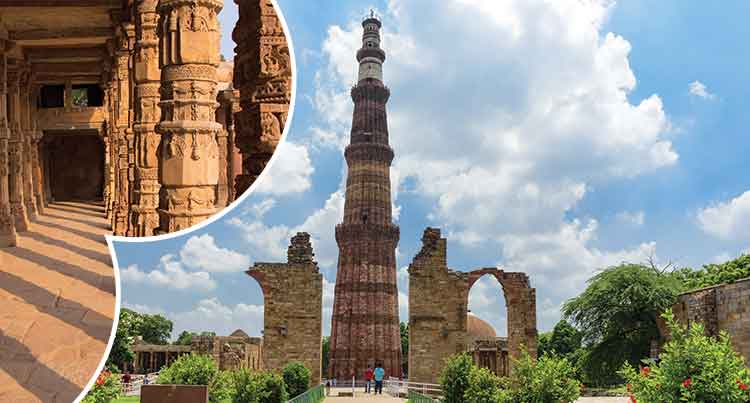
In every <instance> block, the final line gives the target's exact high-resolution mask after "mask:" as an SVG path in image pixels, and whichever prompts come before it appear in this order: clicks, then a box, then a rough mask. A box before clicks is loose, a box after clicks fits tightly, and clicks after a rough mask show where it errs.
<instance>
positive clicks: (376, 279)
mask: <svg viewBox="0 0 750 403" xmlns="http://www.w3.org/2000/svg"><path fill="white" fill-rule="evenodd" d="M362 26H363V27H364V34H363V36H362V48H361V49H360V50H359V51H358V52H357V60H358V61H359V80H358V83H357V85H356V86H354V88H352V91H351V96H352V100H353V101H354V115H353V119H352V129H351V141H350V144H349V146H347V147H346V150H345V157H346V162H347V165H348V168H349V171H348V172H349V174H348V175H349V176H348V177H347V182H346V202H345V205H344V221H343V223H341V224H339V225H337V226H336V242H337V243H338V246H339V262H338V273H337V277H336V288H335V297H334V305H333V318H332V328H331V351H330V366H329V374H328V375H329V377H332V378H338V379H347V378H351V377H352V376H356V377H357V378H362V377H363V373H364V370H365V369H366V368H367V367H368V366H374V365H376V364H377V363H382V365H383V368H384V369H385V371H386V373H387V374H388V375H389V376H395V377H399V376H401V356H402V352H401V339H400V329H399V318H398V290H397V286H396V256H395V250H396V245H397V244H398V240H399V228H398V227H397V226H396V225H394V224H393V222H392V212H391V182H390V166H391V162H392V160H393V149H391V147H390V146H389V144H388V123H387V118H386V103H387V102H388V98H389V96H390V91H389V90H388V88H387V87H386V86H385V85H384V84H383V75H382V64H383V62H384V61H385V52H384V51H383V50H382V49H381V48H380V28H381V23H380V21H379V20H378V19H377V18H374V17H370V18H367V19H365V20H364V21H363V22H362Z"/></svg>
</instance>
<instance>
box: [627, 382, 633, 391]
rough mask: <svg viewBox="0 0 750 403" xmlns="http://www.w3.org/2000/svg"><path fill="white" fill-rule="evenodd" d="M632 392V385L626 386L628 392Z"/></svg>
mask: <svg viewBox="0 0 750 403" xmlns="http://www.w3.org/2000/svg"><path fill="white" fill-rule="evenodd" d="M632 390H633V385H631V384H628V392H631V391H632Z"/></svg>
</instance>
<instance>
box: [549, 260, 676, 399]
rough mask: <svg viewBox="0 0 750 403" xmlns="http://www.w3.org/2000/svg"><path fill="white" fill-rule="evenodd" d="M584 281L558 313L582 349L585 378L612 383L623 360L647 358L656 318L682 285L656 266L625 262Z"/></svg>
mask: <svg viewBox="0 0 750 403" xmlns="http://www.w3.org/2000/svg"><path fill="white" fill-rule="evenodd" d="M588 283H589V284H588V287H587V288H586V290H585V291H584V292H583V293H582V294H581V295H579V296H577V297H575V298H573V299H571V300H569V301H567V302H566V303H565V305H564V306H563V313H564V315H565V318H566V319H568V320H571V321H572V322H573V324H574V325H576V327H578V328H579V329H580V331H581V333H580V334H581V336H582V340H583V341H584V343H585V344H586V345H587V346H586V351H585V354H582V357H580V358H581V360H582V366H583V368H584V371H585V375H586V377H587V378H588V380H590V381H591V382H592V383H594V384H597V385H602V384H604V385H606V384H613V383H617V382H618V381H619V380H620V379H619V377H618V376H617V370H618V369H619V368H620V367H621V366H622V364H623V363H624V362H630V363H631V364H636V363H638V362H639V361H640V359H641V358H643V357H646V356H648V354H649V347H650V343H651V340H653V339H657V338H659V330H658V328H657V325H656V319H657V317H658V315H659V314H660V313H661V312H664V310H666V309H667V308H669V307H671V306H672V304H673V303H674V302H675V301H676V299H677V295H678V294H679V293H680V291H681V290H682V287H681V284H680V282H679V280H678V279H677V278H676V277H675V276H672V275H670V274H668V273H663V272H662V271H660V270H659V269H657V268H654V267H647V266H643V265H636V264H627V263H624V264H621V265H619V266H614V267H610V268H608V269H605V270H604V271H602V272H600V273H599V274H597V275H596V276H594V277H592V278H591V279H589V281H588ZM550 342H551V341H550Z"/></svg>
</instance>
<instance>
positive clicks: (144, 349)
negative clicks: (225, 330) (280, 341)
mask: <svg viewBox="0 0 750 403" xmlns="http://www.w3.org/2000/svg"><path fill="white" fill-rule="evenodd" d="M262 351H263V339H262V338H260V337H250V336H248V335H247V333H245V332H243V331H242V330H235V331H234V332H233V333H232V334H231V335H229V336H208V335H201V336H193V340H192V342H191V343H190V345H174V344H145V343H143V342H142V341H140V340H136V342H135V344H134V345H133V353H135V360H134V361H133V372H134V373H136V374H147V373H153V372H158V371H159V370H160V369H161V368H162V367H165V366H169V364H170V363H172V362H174V360H176V359H178V358H179V357H180V356H182V355H184V354H191V353H196V354H204V355H209V356H211V358H213V360H214V362H216V365H217V367H218V368H219V369H221V370H234V369H239V368H249V369H253V370H255V369H262V368H263V362H262V361H261V355H262Z"/></svg>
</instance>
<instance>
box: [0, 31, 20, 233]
mask: <svg viewBox="0 0 750 403" xmlns="http://www.w3.org/2000/svg"><path fill="white" fill-rule="evenodd" d="M11 48H12V43H11V42H9V41H7V40H4V39H0V247H5V246H15V245H16V243H17V236H16V226H15V223H14V222H13V215H12V214H11V208H10V189H9V186H8V185H9V184H8V139H9V138H10V129H9V128H8V118H7V116H8V115H7V111H8V109H7V104H6V99H7V96H6V95H7V93H8V86H7V81H8V80H7V72H8V56H7V55H6V53H5V52H7V51H8V50H10V49H11Z"/></svg>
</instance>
